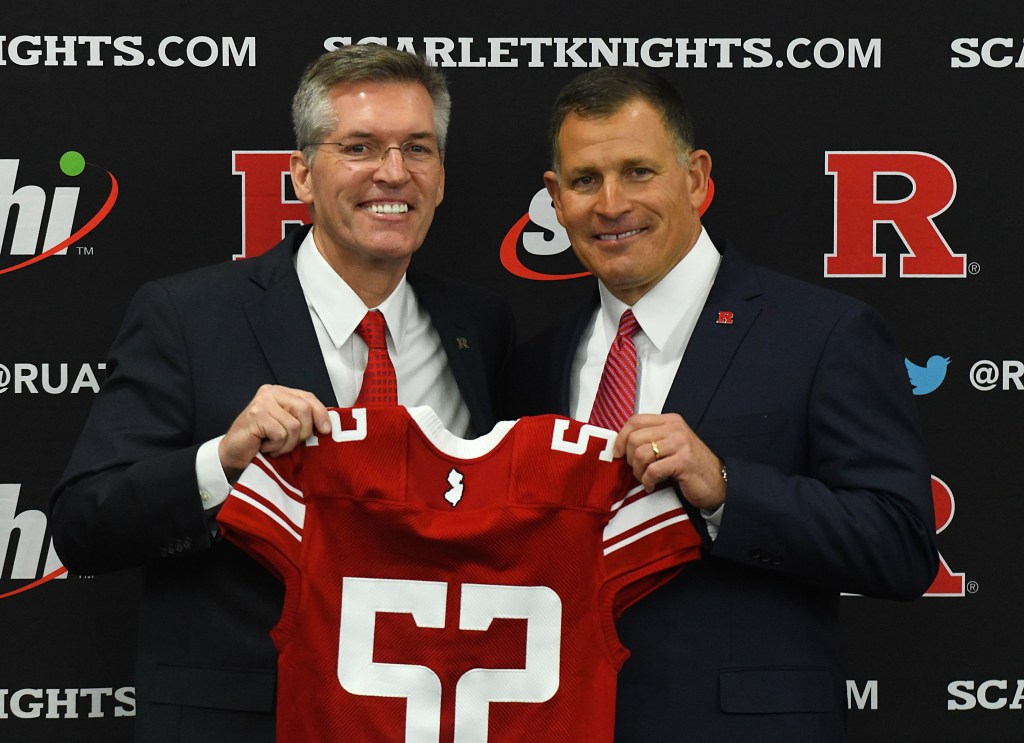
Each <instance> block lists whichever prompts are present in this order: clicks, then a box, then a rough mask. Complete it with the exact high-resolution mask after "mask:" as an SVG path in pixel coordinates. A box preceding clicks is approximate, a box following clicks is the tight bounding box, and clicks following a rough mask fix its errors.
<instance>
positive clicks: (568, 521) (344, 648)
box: [218, 407, 700, 743]
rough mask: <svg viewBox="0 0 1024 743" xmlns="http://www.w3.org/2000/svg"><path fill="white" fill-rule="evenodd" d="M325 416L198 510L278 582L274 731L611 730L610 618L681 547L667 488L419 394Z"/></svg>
mask: <svg viewBox="0 0 1024 743" xmlns="http://www.w3.org/2000/svg"><path fill="white" fill-rule="evenodd" d="M330 415H331V417H332V421H333V423H334V431H333V433H332V434H330V435H325V436H320V437H316V438H314V439H311V440H310V441H308V442H307V443H306V444H305V445H300V446H299V447H297V448H296V449H295V450H294V451H293V452H291V453H290V454H288V455H285V456H283V457H280V458H276V459H265V458H263V457H259V458H258V459H257V460H256V461H254V462H253V464H252V465H250V467H249V468H248V469H247V470H246V471H245V473H244V474H243V475H242V477H241V478H240V480H239V481H238V483H237V485H236V486H235V488H234V489H233V491H232V494H231V497H229V498H228V500H227V502H226V503H225V505H224V506H223V508H222V509H221V512H220V514H219V516H218V518H219V520H220V522H221V524H222V526H223V528H224V531H225V534H226V535H227V537H228V538H229V539H231V540H232V541H234V542H236V543H237V544H239V545H240V546H241V547H242V548H243V549H245V550H247V551H249V552H250V553H251V554H253V555H254V556H255V557H256V558H257V559H259V560H260V561H261V562H262V563H263V564H264V565H265V566H267V567H268V569H270V570H272V571H273V572H274V573H275V574H276V575H278V576H279V577H280V578H281V579H282V580H283V581H284V582H285V586H286V600H285V608H284V611H283V613H282V616H281V620H280V622H279V623H278V625H277V626H276V627H275V629H274V632H273V637H274V641H275V643H276V645H277V647H278V649H279V651H280V660H279V682H278V721H277V727H278V740H279V741H282V742H283V743H290V742H292V741H295V742H296V743H297V742H298V741H310V740H317V741H374V742H375V743H376V742H381V743H383V742H385V741H405V742H408V743H421V742H423V741H430V742H431V743H435V742H443V743H451V742H452V741H456V740H457V741H460V742H461V741H466V742H467V743H468V742H469V741H481V742H482V741H488V742H489V743H504V742H512V741H516V742H519V741H523V740H531V739H532V740H544V741H549V740H551V741H554V740H581V741H582V740H585V741H588V742H592V743H604V742H606V741H611V739H612V731H613V727H614V724H613V723H614V709H615V680H616V675H617V672H618V669H619V668H620V667H621V664H622V662H623V661H624V660H625V659H626V657H627V656H628V652H627V651H626V650H625V649H624V648H623V647H622V646H621V645H620V644H619V642H618V639H617V636H616V634H615V629H614V617H615V616H616V615H617V613H619V612H621V611H622V610H623V609H625V608H626V607H627V606H628V605H629V604H630V603H632V602H634V601H636V600H638V599H639V598H641V597H642V596H643V595H645V594H646V593H647V592H649V591H650V590H653V589H654V588H656V587H657V586H658V585H660V584H661V583H663V582H664V581H666V580H668V579H670V578H671V577H672V576H673V575H674V574H675V573H676V572H678V570H679V569H680V567H681V566H682V564H683V563H685V562H687V561H689V560H692V559H696V558H697V557H698V556H699V548H700V539H699V537H698V535H697V533H696V531H695V530H694V529H693V526H692V524H691V523H690V522H689V520H688V519H687V517H686V514H685V511H684V510H683V508H682V506H681V504H680V502H679V500H678V497H677V496H676V494H675V492H674V491H673V490H671V489H663V490H657V491H655V492H654V493H650V494H648V493H646V491H644V490H643V488H642V487H640V486H638V484H637V483H636V482H635V481H634V480H633V477H632V473H631V471H630V469H629V468H628V467H627V466H626V465H625V464H624V463H623V462H622V461H621V460H618V461H611V457H610V450H611V439H612V437H614V433H612V432H609V431H605V430H604V429H598V428H595V427H593V426H590V425H586V424H582V423H579V422H576V421H568V420H566V419H563V418H557V417H555V416H539V417H535V418H524V419H521V420H519V421H518V422H516V423H515V424H514V425H507V426H506V428H507V430H502V431H496V432H492V434H490V435H489V437H484V438H482V439H478V440H475V441H469V442H466V441H462V440H461V439H456V438H455V437H453V436H451V434H447V432H443V431H442V433H441V434H439V433H438V429H439V424H438V423H437V421H436V418H434V417H433V416H432V413H431V412H430V411H429V410H427V409H423V408H419V409H410V410H409V411H407V410H406V409H405V408H401V407H394V408H372V409H332V410H331V411H330ZM417 421H419V422H417ZM424 422H426V424H424ZM442 439H443V440H442Z"/></svg>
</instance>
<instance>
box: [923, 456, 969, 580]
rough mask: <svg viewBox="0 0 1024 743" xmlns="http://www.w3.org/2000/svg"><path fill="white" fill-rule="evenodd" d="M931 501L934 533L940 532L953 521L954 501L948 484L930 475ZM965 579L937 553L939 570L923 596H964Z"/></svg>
mask: <svg viewBox="0 0 1024 743" xmlns="http://www.w3.org/2000/svg"><path fill="white" fill-rule="evenodd" d="M932 503H933V504H934V506H935V533H936V534H941V533H942V532H943V531H945V529H946V527H947V526H949V525H950V524H951V523H952V522H953V513H954V512H955V510H956V502H955V501H954V500H953V491H952V490H950V489H949V485H947V484H946V483H944V482H943V481H942V480H940V479H939V478H937V477H936V476H935V475H932ZM965 588H966V580H965V576H964V574H963V573H954V572H953V571H952V570H950V569H949V565H948V564H947V563H946V560H945V558H944V557H943V556H942V555H939V572H938V575H936V576H935V580H934V581H932V585H931V587H930V588H929V589H928V590H927V591H926V592H925V596H957V597H959V596H964V595H965V593H964V589H965Z"/></svg>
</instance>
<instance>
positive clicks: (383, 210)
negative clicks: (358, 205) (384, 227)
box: [363, 201, 409, 214]
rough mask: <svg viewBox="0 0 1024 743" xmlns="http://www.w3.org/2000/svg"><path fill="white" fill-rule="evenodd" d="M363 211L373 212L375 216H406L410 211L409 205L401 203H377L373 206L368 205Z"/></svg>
mask: <svg viewBox="0 0 1024 743" xmlns="http://www.w3.org/2000/svg"><path fill="white" fill-rule="evenodd" d="M363 209H366V211H368V212H372V213H373V214H405V213H406V212H408V211H409V205H408V204H406V203H405V202H400V201H395V202H387V203H381V202H376V203H373V204H367V205H366V206H364V207H363Z"/></svg>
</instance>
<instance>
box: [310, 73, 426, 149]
mask: <svg viewBox="0 0 1024 743" xmlns="http://www.w3.org/2000/svg"><path fill="white" fill-rule="evenodd" d="M328 98H329V99H330V101H331V104H332V106H333V108H334V114H335V127H334V132H335V133H336V134H339V135H344V134H356V133H359V134H365V135H374V136H389V135H393V134H400V135H402V136H406V135H411V134H421V135H422V134H430V135H432V134H434V133H435V132H434V102H433V101H432V100H431V98H430V94H429V93H428V92H427V89H426V88H424V87H423V86H422V85H420V84H419V83H413V82H350V83H339V84H337V85H335V86H333V87H331V88H330V90H329V91H328Z"/></svg>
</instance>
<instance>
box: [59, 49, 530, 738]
mask: <svg viewBox="0 0 1024 743" xmlns="http://www.w3.org/2000/svg"><path fill="white" fill-rule="evenodd" d="M449 114H450V99H449V95H448V90H447V86H446V84H445V81H444V79H443V77H442V76H441V75H440V73H439V72H438V71H436V70H435V69H433V68H431V67H430V66H429V65H428V64H427V63H426V62H425V61H424V60H423V59H422V58H420V57H417V56H414V55H412V54H408V53H406V52H401V51H397V50H394V49H389V48H387V47H381V46H352V47H346V48H342V49H338V50H336V51H333V52H329V53H327V54H324V55H323V56H322V57H320V58H319V59H318V60H316V61H315V62H313V63H312V64H311V65H310V66H309V68H308V69H307V70H306V72H305V74H304V76H303V78H302V81H301V83H300V85H299V88H298V91H297V92H296V94H295V97H294V101H293V106H292V117H293V123H294V127H295V135H296V140H297V143H296V144H297V147H296V150H295V152H294V153H292V155H291V176H292V182H293V184H294V188H295V193H296V195H297V197H298V198H299V199H300V200H301V201H302V202H304V203H305V204H306V205H307V206H308V207H309V213H310V215H311V219H312V226H311V227H309V226H306V227H303V228H301V229H297V230H294V231H292V232H291V233H290V234H289V235H288V236H287V237H286V238H285V239H284V240H283V241H282V242H281V243H280V244H279V245H278V246H276V247H274V248H273V249H271V250H270V251H268V252H267V253H266V254H264V255H262V256H260V257H257V258H253V259H251V260H246V261H240V262H237V263H231V264H224V265H219V266H214V267H210V268H205V269H200V270H198V271H193V272H190V273H187V274H183V275H181V276H176V277H171V278H167V279H162V280H159V281H154V282H151V283H149V284H147V285H145V286H144V287H142V289H141V290H140V291H139V292H138V294H137V295H136V297H135V299H134V300H133V302H132V304H131V306H130V307H129V309H128V311H127V314H126V317H125V320H124V324H123V326H122V329H121V332H120V334H119V335H118V338H117V340H116V341H115V343H114V346H113V349H112V351H111V354H110V359H109V361H108V365H107V368H108V370H109V377H108V380H107V382H106V383H105V384H104V386H103V388H102V390H101V391H100V393H99V395H98V396H97V397H96V400H95V403H94V405H93V409H92V411H91V413H90V416H89V419H88V421H87V423H86V426H85V430H84V431H83V433H82V435H81V437H80V438H79V441H78V443H77V445H76V447H75V450H74V453H73V455H72V457H71V461H70V464H69V465H68V468H67V470H66V472H65V474H64V476H63V478H62V481H61V483H60V484H59V485H58V486H57V488H56V490H55V492H54V494H53V497H52V499H51V524H52V528H53V538H54V543H55V545H56V547H57V551H58V554H59V555H60V557H61V559H62V561H63V562H64V564H65V565H66V566H67V567H68V569H69V570H71V571H72V572H75V573H79V574H92V573H99V572H105V571H110V570H116V569H120V568H128V567H136V566H141V567H142V571H143V597H142V602H143V604H142V611H141V627H140V639H139V657H138V666H137V678H136V697H137V704H138V717H137V720H136V740H139V741H188V742H189V743H201V742H202V741H232V740H237V741H246V743H250V742H253V741H272V740H274V715H273V711H274V704H275V673H276V671H275V669H276V661H277V657H276V651H275V650H274V647H273V644H272V642H271V639H270V636H269V631H270V629H271V627H272V626H273V625H274V623H275V622H276V620H277V618H278V616H279V614H280V610H281V606H282V600H283V597H282V590H281V587H280V584H279V583H278V582H277V581H276V579H275V578H274V577H272V576H271V575H270V574H269V573H267V572H266V571H265V570H264V569H263V568H262V567H261V566H260V565H259V564H257V563H256V562H255V561H253V560H252V559H251V558H250V557H248V556H247V555H244V554H243V553H242V552H240V551H239V550H238V549H237V548H235V547H234V546H232V545H230V544H228V543H226V542H224V541H222V540H220V539H219V534H218V532H217V528H216V521H215V518H214V517H215V515H216V512H217V509H218V507H219V505H220V503H221V502H223V500H224V499H225V498H226V497H227V494H228V492H229V490H230V483H232V482H233V481H234V479H235V478H237V477H238V475H239V473H240V472H241V470H242V469H243V468H244V467H245V466H246V465H247V464H248V463H249V461H250V460H251V459H252V458H253V457H254V456H255V455H256V454H257V452H262V453H264V454H267V455H277V454H283V453H286V452H288V451H290V450H291V449H293V448H294V447H295V446H296V444H298V443H299V442H301V441H303V440H305V439H306V438H308V437H309V436H310V435H312V434H313V433H314V432H317V431H319V432H326V431H329V430H330V424H329V420H328V417H327V411H326V407H325V406H327V405H340V406H352V405H373V404H391V403H395V402H397V403H398V404H403V405H429V406H430V407H432V408H433V409H434V410H435V411H436V412H437V413H438V415H439V416H440V418H441V420H442V421H443V422H444V424H445V425H446V427H447V428H448V429H449V430H450V431H452V432H453V433H455V434H457V435H459V436H466V435H471V434H473V433H474V432H476V433H484V432H486V431H488V430H490V428H491V427H492V426H493V424H494V423H495V420H496V415H495V389H494V386H495V384H494V383H495V380H496V379H497V377H498V374H499V372H500V369H501V367H502V366H503V365H504V363H505V361H506V359H507V357H508V355H509V352H510V349H511V347H512V346H513V344H514V329H513V324H512V318H511V313H510V312H509V310H508V308H507V306H506V305H504V304H503V303H502V302H499V301H498V300H496V299H493V298H491V297H490V296H488V295H486V294H484V293H482V292H480V291H478V290H474V289H471V288H469V287H465V286H453V285H451V284H449V283H447V282H442V281H440V280H438V279H435V278H432V277H430V276H426V275H424V274H421V273H418V272H416V271H415V270H414V269H410V268H409V266H410V260H411V258H412V254H413V253H415V252H416V251H417V250H418V249H419V247H420V246H421V245H422V244H423V241H424V238H425V237H426V234H427V230H428V229H429V227H430V224H431V221H432V219H433V215H434V210H435V208H436V207H437V206H438V205H439V204H440V203H441V200H442V198H443V196H444V180H445V172H444V148H445V138H446V134H447V127H448V120H449Z"/></svg>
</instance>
